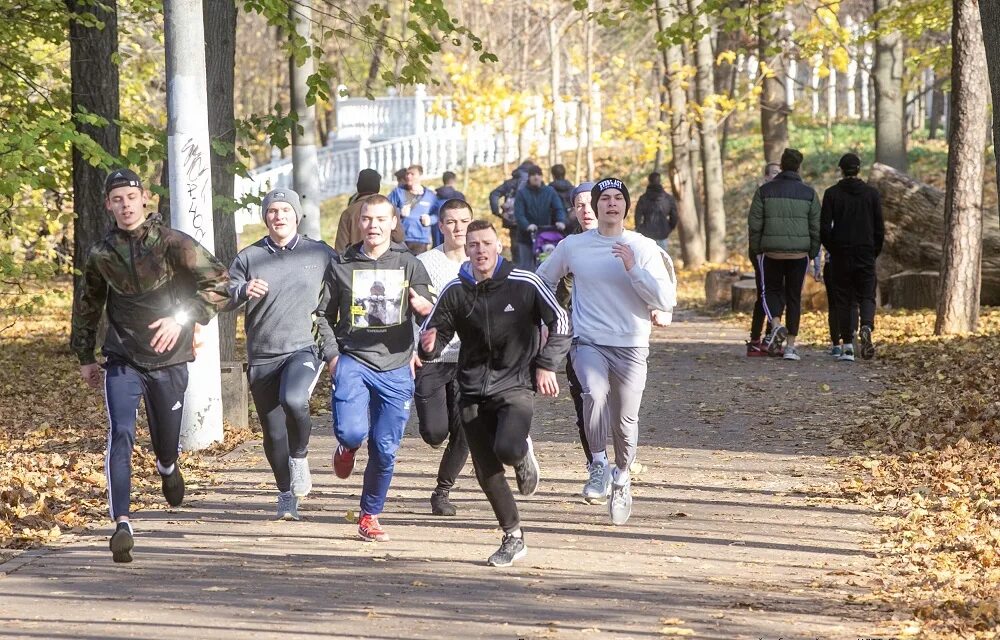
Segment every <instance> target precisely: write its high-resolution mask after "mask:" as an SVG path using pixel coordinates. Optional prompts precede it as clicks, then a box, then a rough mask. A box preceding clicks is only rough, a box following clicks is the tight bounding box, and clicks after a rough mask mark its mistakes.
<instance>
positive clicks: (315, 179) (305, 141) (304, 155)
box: [288, 0, 322, 240]
mask: <svg viewBox="0 0 1000 640" xmlns="http://www.w3.org/2000/svg"><path fill="white" fill-rule="evenodd" d="M289 12H290V13H289V16H290V17H291V19H292V20H293V21H294V22H295V24H296V31H297V32H298V34H299V35H300V36H302V37H304V38H305V39H306V42H310V40H311V34H312V0H297V2H296V3H295V4H293V5H292V6H291V7H290V8H289ZM314 68H315V63H314V60H313V57H312V56H311V55H309V56H306V59H305V60H304V61H303V62H302V64H301V65H297V64H295V57H294V56H293V57H290V58H289V60H288V80H289V85H290V89H291V91H290V92H289V93H290V95H291V99H292V111H293V112H294V113H295V115H296V117H297V119H298V120H297V122H296V125H295V127H294V128H293V129H292V183H293V185H294V188H295V191H296V192H298V194H299V198H300V199H301V201H302V218H301V219H300V220H299V232H300V233H302V235H304V236H307V237H309V238H312V239H313V240H321V239H322V231H321V227H320V219H319V200H320V189H319V166H318V161H317V158H316V103H315V102H313V103H312V104H309V103H308V101H307V99H306V96H307V94H308V93H309V85H308V81H309V77H310V76H312V75H313V71H314Z"/></svg>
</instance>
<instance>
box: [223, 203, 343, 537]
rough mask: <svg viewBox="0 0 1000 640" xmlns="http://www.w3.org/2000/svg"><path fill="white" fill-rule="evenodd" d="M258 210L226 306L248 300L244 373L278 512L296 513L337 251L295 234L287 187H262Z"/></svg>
mask: <svg viewBox="0 0 1000 640" xmlns="http://www.w3.org/2000/svg"><path fill="white" fill-rule="evenodd" d="M261 211H262V215H263V217H264V224H265V225H266V226H267V235H266V236H264V237H263V238H261V239H260V240H258V241H257V242H255V243H253V244H252V245H250V246H249V247H247V248H245V249H243V250H242V251H240V252H239V254H237V256H236V258H235V259H234V260H233V264H232V266H230V267H229V270H230V273H231V274H232V275H231V280H230V287H229V294H230V298H231V301H230V304H229V306H228V307H227V310H230V311H231V310H234V309H237V308H239V307H243V306H245V308H246V316H245V327H246V334H247V360H248V364H249V366H248V368H247V378H248V380H249V383H250V394H251V396H252V397H253V401H254V406H255V407H256V408H257V415H258V417H259V418H260V422H261V426H262V427H263V431H264V455H265V456H267V461H268V463H270V465H271V471H273V472H274V479H275V482H276V483H277V485H278V514H277V517H278V518H279V519H282V520H298V519H299V515H298V500H299V498H302V497H305V496H306V495H307V494H308V493H309V491H310V489H311V488H312V478H311V476H310V473H309V460H308V458H307V454H308V452H309V436H310V434H311V432H312V420H311V419H310V417H309V397H310V396H311V395H312V392H313V388H314V387H315V386H316V382H317V380H319V376H320V374H321V373H322V372H323V368H324V366H325V365H324V362H328V361H329V360H331V359H332V358H333V356H334V355H335V354H336V338H335V337H334V334H333V330H332V329H331V327H330V323H329V322H328V321H327V319H326V308H327V302H328V298H329V290H328V287H329V283H330V282H331V281H332V276H331V274H332V270H333V263H334V260H335V259H336V253H335V252H334V251H333V249H331V248H330V247H329V246H328V245H327V244H326V243H324V242H319V241H316V240H310V239H309V238H306V237H304V236H301V235H299V234H298V223H299V218H300V211H301V206H300V204H299V196H298V194H297V193H295V192H294V191H292V190H291V189H275V190H274V191H271V192H270V193H268V194H267V195H266V196H264V201H263V202H262V203H261ZM317 332H318V333H319V337H320V338H321V339H320V340H317V339H316V337H315V335H316V333H317ZM331 345H332V348H331Z"/></svg>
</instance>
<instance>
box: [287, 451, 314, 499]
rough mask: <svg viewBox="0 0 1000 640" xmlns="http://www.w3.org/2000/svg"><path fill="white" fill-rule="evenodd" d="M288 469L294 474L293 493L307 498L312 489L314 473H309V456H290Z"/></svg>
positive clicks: (297, 496) (298, 496)
mask: <svg viewBox="0 0 1000 640" xmlns="http://www.w3.org/2000/svg"><path fill="white" fill-rule="evenodd" d="M288 470H289V471H290V472H291V476H292V493H293V494H295V497H296V498H305V497H306V496H307V495H309V492H310V491H312V486H313V481H312V474H311V473H309V459H308V458H289V459H288Z"/></svg>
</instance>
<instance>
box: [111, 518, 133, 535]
mask: <svg viewBox="0 0 1000 640" xmlns="http://www.w3.org/2000/svg"><path fill="white" fill-rule="evenodd" d="M120 524H124V525H125V526H127V527H128V532H129V533H131V534H132V535H135V531H133V530H132V523H131V522H130V521H128V520H119V521H118V522H116V523H115V528H116V529H117V528H118V525H120Z"/></svg>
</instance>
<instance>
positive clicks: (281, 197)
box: [260, 189, 302, 222]
mask: <svg viewBox="0 0 1000 640" xmlns="http://www.w3.org/2000/svg"><path fill="white" fill-rule="evenodd" d="M275 202H287V203H288V204H290V205H292V211H294V212H295V221H296V222H298V221H299V220H301V219H302V203H301V202H299V194H297V193H295V192H294V191H292V190H291V189H274V190H273V191H271V192H270V193H268V194H267V195H266V196H264V200H262V201H261V203H260V216H261V217H262V218H263V217H264V216H266V215H267V208H268V207H269V206H271V204H272V203H275Z"/></svg>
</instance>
